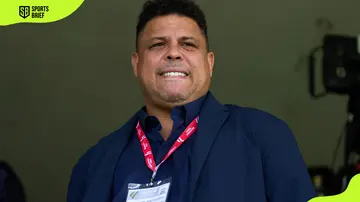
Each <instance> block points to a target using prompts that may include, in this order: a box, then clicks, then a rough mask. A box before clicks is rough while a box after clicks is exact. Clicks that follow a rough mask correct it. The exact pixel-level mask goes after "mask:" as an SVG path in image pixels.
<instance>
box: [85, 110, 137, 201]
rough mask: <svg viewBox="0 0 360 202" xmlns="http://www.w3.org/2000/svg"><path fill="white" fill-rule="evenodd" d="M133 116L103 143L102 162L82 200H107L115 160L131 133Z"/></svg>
mask: <svg viewBox="0 0 360 202" xmlns="http://www.w3.org/2000/svg"><path fill="white" fill-rule="evenodd" d="M135 117H136V116H134V117H133V118H131V119H130V121H128V122H127V123H126V124H125V125H124V126H123V127H122V128H121V129H119V130H118V131H116V132H115V133H116V134H112V135H114V136H115V137H114V138H109V139H108V140H110V141H111V142H109V143H105V144H107V145H103V147H104V146H105V147H106V148H105V149H106V150H107V151H106V152H105V155H104V156H103V157H102V158H103V160H102V164H101V165H100V166H99V169H98V171H97V172H96V175H95V176H94V177H93V179H92V181H91V183H90V184H89V187H88V188H87V192H86V194H85V196H84V199H83V202H109V201H111V198H110V193H111V190H112V183H113V176H114V172H115V167H116V163H117V160H118V158H119V156H120V155H121V153H122V152H123V150H124V148H125V146H126V145H127V143H128V141H129V138H130V137H131V135H132V133H131V132H132V130H133V126H134V127H135V124H134V123H135V120H136V119H135Z"/></svg>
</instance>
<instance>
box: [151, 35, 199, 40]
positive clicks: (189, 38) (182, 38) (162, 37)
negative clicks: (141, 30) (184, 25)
mask: <svg viewBox="0 0 360 202" xmlns="http://www.w3.org/2000/svg"><path fill="white" fill-rule="evenodd" d="M166 39H167V37H165V36H160V37H152V38H151V39H150V41H154V40H160V41H165V40H166ZM179 40H180V41H186V40H195V38H194V37H191V36H182V37H180V39H179Z"/></svg>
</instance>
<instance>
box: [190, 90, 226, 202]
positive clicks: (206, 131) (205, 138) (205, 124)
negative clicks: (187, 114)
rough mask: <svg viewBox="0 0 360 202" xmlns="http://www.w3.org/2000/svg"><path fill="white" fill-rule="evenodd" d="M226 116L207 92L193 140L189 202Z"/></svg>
mask: <svg viewBox="0 0 360 202" xmlns="http://www.w3.org/2000/svg"><path fill="white" fill-rule="evenodd" d="M228 114H229V112H228V111H227V110H226V107H225V106H224V105H222V104H220V103H219V102H218V101H217V100H216V99H215V97H213V95H212V94H211V93H210V92H209V95H208V98H207V99H206V101H205V103H204V106H203V108H202V110H201V112H200V116H199V127H198V130H197V132H196V135H195V138H194V144H193V145H194V147H193V149H192V150H193V152H192V157H191V169H190V170H191V172H190V179H189V197H190V200H189V201H192V198H193V195H194V191H195V188H196V184H197V181H198V178H199V175H200V172H201V169H202V167H203V165H204V163H205V160H206V158H207V156H208V154H209V152H210V149H211V147H212V145H213V143H214V141H215V139H216V137H217V135H218V134H219V130H220V128H221V126H222V125H223V123H224V121H225V120H226V118H227V117H228Z"/></svg>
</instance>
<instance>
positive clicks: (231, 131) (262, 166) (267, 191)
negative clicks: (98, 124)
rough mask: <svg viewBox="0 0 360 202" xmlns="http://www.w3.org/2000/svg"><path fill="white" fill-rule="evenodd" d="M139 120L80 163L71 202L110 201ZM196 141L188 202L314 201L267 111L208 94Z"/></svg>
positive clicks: (284, 129)
mask: <svg viewBox="0 0 360 202" xmlns="http://www.w3.org/2000/svg"><path fill="white" fill-rule="evenodd" d="M136 121H137V120H136V115H134V116H133V117H132V118H131V119H130V120H129V121H128V122H127V123H126V124H124V125H123V126H122V127H121V128H120V129H119V130H117V131H115V132H113V133H112V134H110V135H108V136H106V137H104V138H102V139H101V140H100V141H99V142H98V143H97V144H96V145H94V146H93V147H92V148H90V149H89V150H88V151H87V152H86V153H85V154H84V155H83V156H82V157H81V158H80V159H79V161H78V163H77V164H76V165H75V167H74V168H73V172H72V175H71V179H70V183H69V187H68V196H67V202H110V201H111V190H112V184H113V175H114V170H115V166H116V163H117V160H118V158H119V156H120V155H121V153H122V152H123V150H124V147H125V146H126V144H127V142H128V140H129V138H130V137H131V136H132V135H134V133H133V131H134V129H135V125H136ZM193 141H194V148H193V153H192V155H193V156H192V158H191V164H190V165H191V168H190V177H189V187H188V189H189V190H188V193H189V196H188V199H189V200H188V201H189V202H306V201H308V200H310V199H311V198H313V197H315V191H314V188H313V185H312V182H311V179H310V177H309V174H308V172H307V168H306V165H305V163H304V161H303V158H302V156H301V153H300V150H299V148H298V146H297V143H296V140H295V138H294V136H293V134H292V132H291V130H290V129H289V128H288V126H287V125H286V124H285V123H284V122H283V121H281V120H280V119H278V118H276V117H274V116H272V115H270V114H268V113H266V112H263V111H260V110H257V109H253V108H246V107H239V106H235V105H222V104H220V103H219V102H218V101H217V100H216V99H215V98H214V96H213V95H212V94H211V93H210V95H209V96H208V99H206V100H205V102H204V105H203V108H202V110H201V112H200V119H199V126H198V131H197V134H196V136H194V140H193ZM129 163H131V162H129ZM170 202H171V201H170Z"/></svg>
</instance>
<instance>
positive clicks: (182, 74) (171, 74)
mask: <svg viewBox="0 0 360 202" xmlns="http://www.w3.org/2000/svg"><path fill="white" fill-rule="evenodd" d="M160 76H165V77H185V76H189V74H188V73H185V72H164V73H161V74H160Z"/></svg>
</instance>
